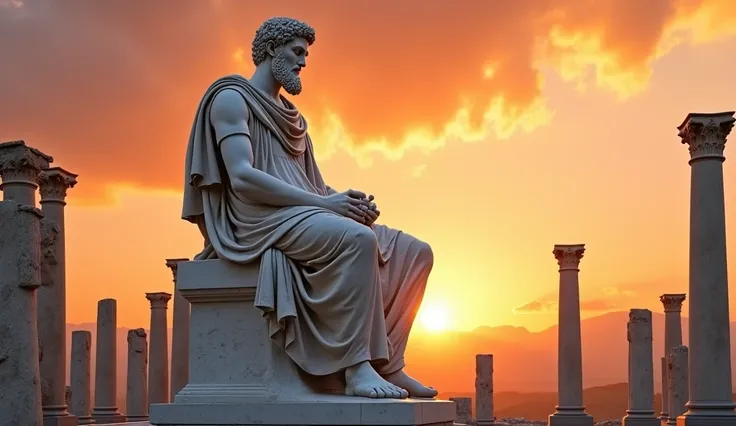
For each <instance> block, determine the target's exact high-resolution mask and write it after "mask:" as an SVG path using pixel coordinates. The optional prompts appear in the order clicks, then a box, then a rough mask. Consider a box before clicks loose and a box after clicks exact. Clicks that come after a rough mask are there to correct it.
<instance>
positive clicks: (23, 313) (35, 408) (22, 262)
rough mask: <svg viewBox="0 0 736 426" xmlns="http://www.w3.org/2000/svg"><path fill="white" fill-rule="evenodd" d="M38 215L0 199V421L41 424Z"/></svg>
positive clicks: (39, 232) (23, 206)
mask: <svg viewBox="0 0 736 426" xmlns="http://www.w3.org/2000/svg"><path fill="white" fill-rule="evenodd" d="M42 217H43V214H42V213H41V211H40V210H38V209H36V208H34V207H31V206H28V205H20V204H18V203H17V202H15V201H0V271H2V273H0V295H2V303H1V305H2V307H1V308H0V324H2V331H1V332H0V383H2V388H1V389H0V394H1V395H2V396H0V425H23V426H41V425H42V424H43V415H42V411H41V380H40V373H39V369H38V330H37V328H36V327H37V326H36V295H35V292H36V289H38V287H39V286H40V285H41V250H40V245H41V218H42Z"/></svg>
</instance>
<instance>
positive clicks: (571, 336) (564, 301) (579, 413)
mask: <svg viewBox="0 0 736 426" xmlns="http://www.w3.org/2000/svg"><path fill="white" fill-rule="evenodd" d="M584 252H585V245H584V244H569V245H568V244H558V245H555V247H554V250H553V251H552V253H553V254H554V255H555V259H557V264H558V265H559V272H560V290H559V293H560V294H559V308H558V316H559V319H558V328H557V333H558V335H557V340H558V343H557V398H558V402H557V406H556V407H555V413H554V414H552V415H550V416H549V419H548V424H549V425H550V426H592V425H593V417H592V416H590V415H588V414H587V413H586V412H585V406H584V405H583V350H582V343H581V332H580V283H579V277H578V274H579V272H580V269H579V266H580V259H582V258H583V253H584Z"/></svg>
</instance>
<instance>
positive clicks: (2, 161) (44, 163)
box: [0, 141, 54, 207]
mask: <svg viewBox="0 0 736 426" xmlns="http://www.w3.org/2000/svg"><path fill="white" fill-rule="evenodd" d="M53 161H54V159H53V158H51V157H50V156H48V155H46V154H44V153H43V152H41V151H39V150H37V149H36V148H31V147H29V146H27V145H26V144H25V142H23V141H12V142H3V143H0V178H1V179H2V183H0V190H2V191H3V199H4V200H5V201H9V200H14V201H16V202H18V203H19V204H23V205H28V206H32V207H35V206H36V189H38V176H39V174H40V173H41V170H42V169H45V168H47V167H48V166H49V163H51V162H53Z"/></svg>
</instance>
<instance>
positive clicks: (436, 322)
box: [419, 303, 450, 332]
mask: <svg viewBox="0 0 736 426" xmlns="http://www.w3.org/2000/svg"><path fill="white" fill-rule="evenodd" d="M449 320H450V319H449V316H448V314H447V309H446V308H445V307H444V306H442V305H438V304H436V303H426V304H423V305H422V307H421V308H420V311H419V321H420V322H421V324H422V326H423V327H424V328H425V329H427V330H428V331H432V332H438V331H443V330H446V329H447V327H448V324H449Z"/></svg>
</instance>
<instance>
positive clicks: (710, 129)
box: [677, 111, 736, 426]
mask: <svg viewBox="0 0 736 426" xmlns="http://www.w3.org/2000/svg"><path fill="white" fill-rule="evenodd" d="M733 115H734V112H733V111H730V112H721V113H714V114H695V113H691V114H688V116H687V117H686V118H685V121H684V122H683V123H682V124H681V125H680V126H679V127H678V130H679V131H680V133H679V136H680V137H681V138H682V143H684V144H688V145H689V151H690V161H689V163H690V168H691V174H690V279H689V290H688V297H690V303H689V307H690V315H689V321H688V322H689V327H690V333H689V334H690V354H689V357H690V361H689V364H690V365H689V370H690V372H689V373H690V380H689V382H690V385H689V386H690V401H689V402H688V403H687V408H688V411H687V412H686V413H685V414H683V415H682V416H681V417H680V418H678V419H677V424H678V425H682V426H693V425H714V424H718V425H719V426H729V425H736V411H734V407H736V405H734V403H733V396H732V395H731V338H730V324H729V312H728V274H727V264H726V211H725V202H724V196H723V161H724V160H725V157H724V156H723V151H724V148H725V147H726V137H727V136H728V134H729V133H730V132H731V129H732V128H733V125H734V121H736V120H735V119H734V118H733ZM714 422H715V423H714Z"/></svg>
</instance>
